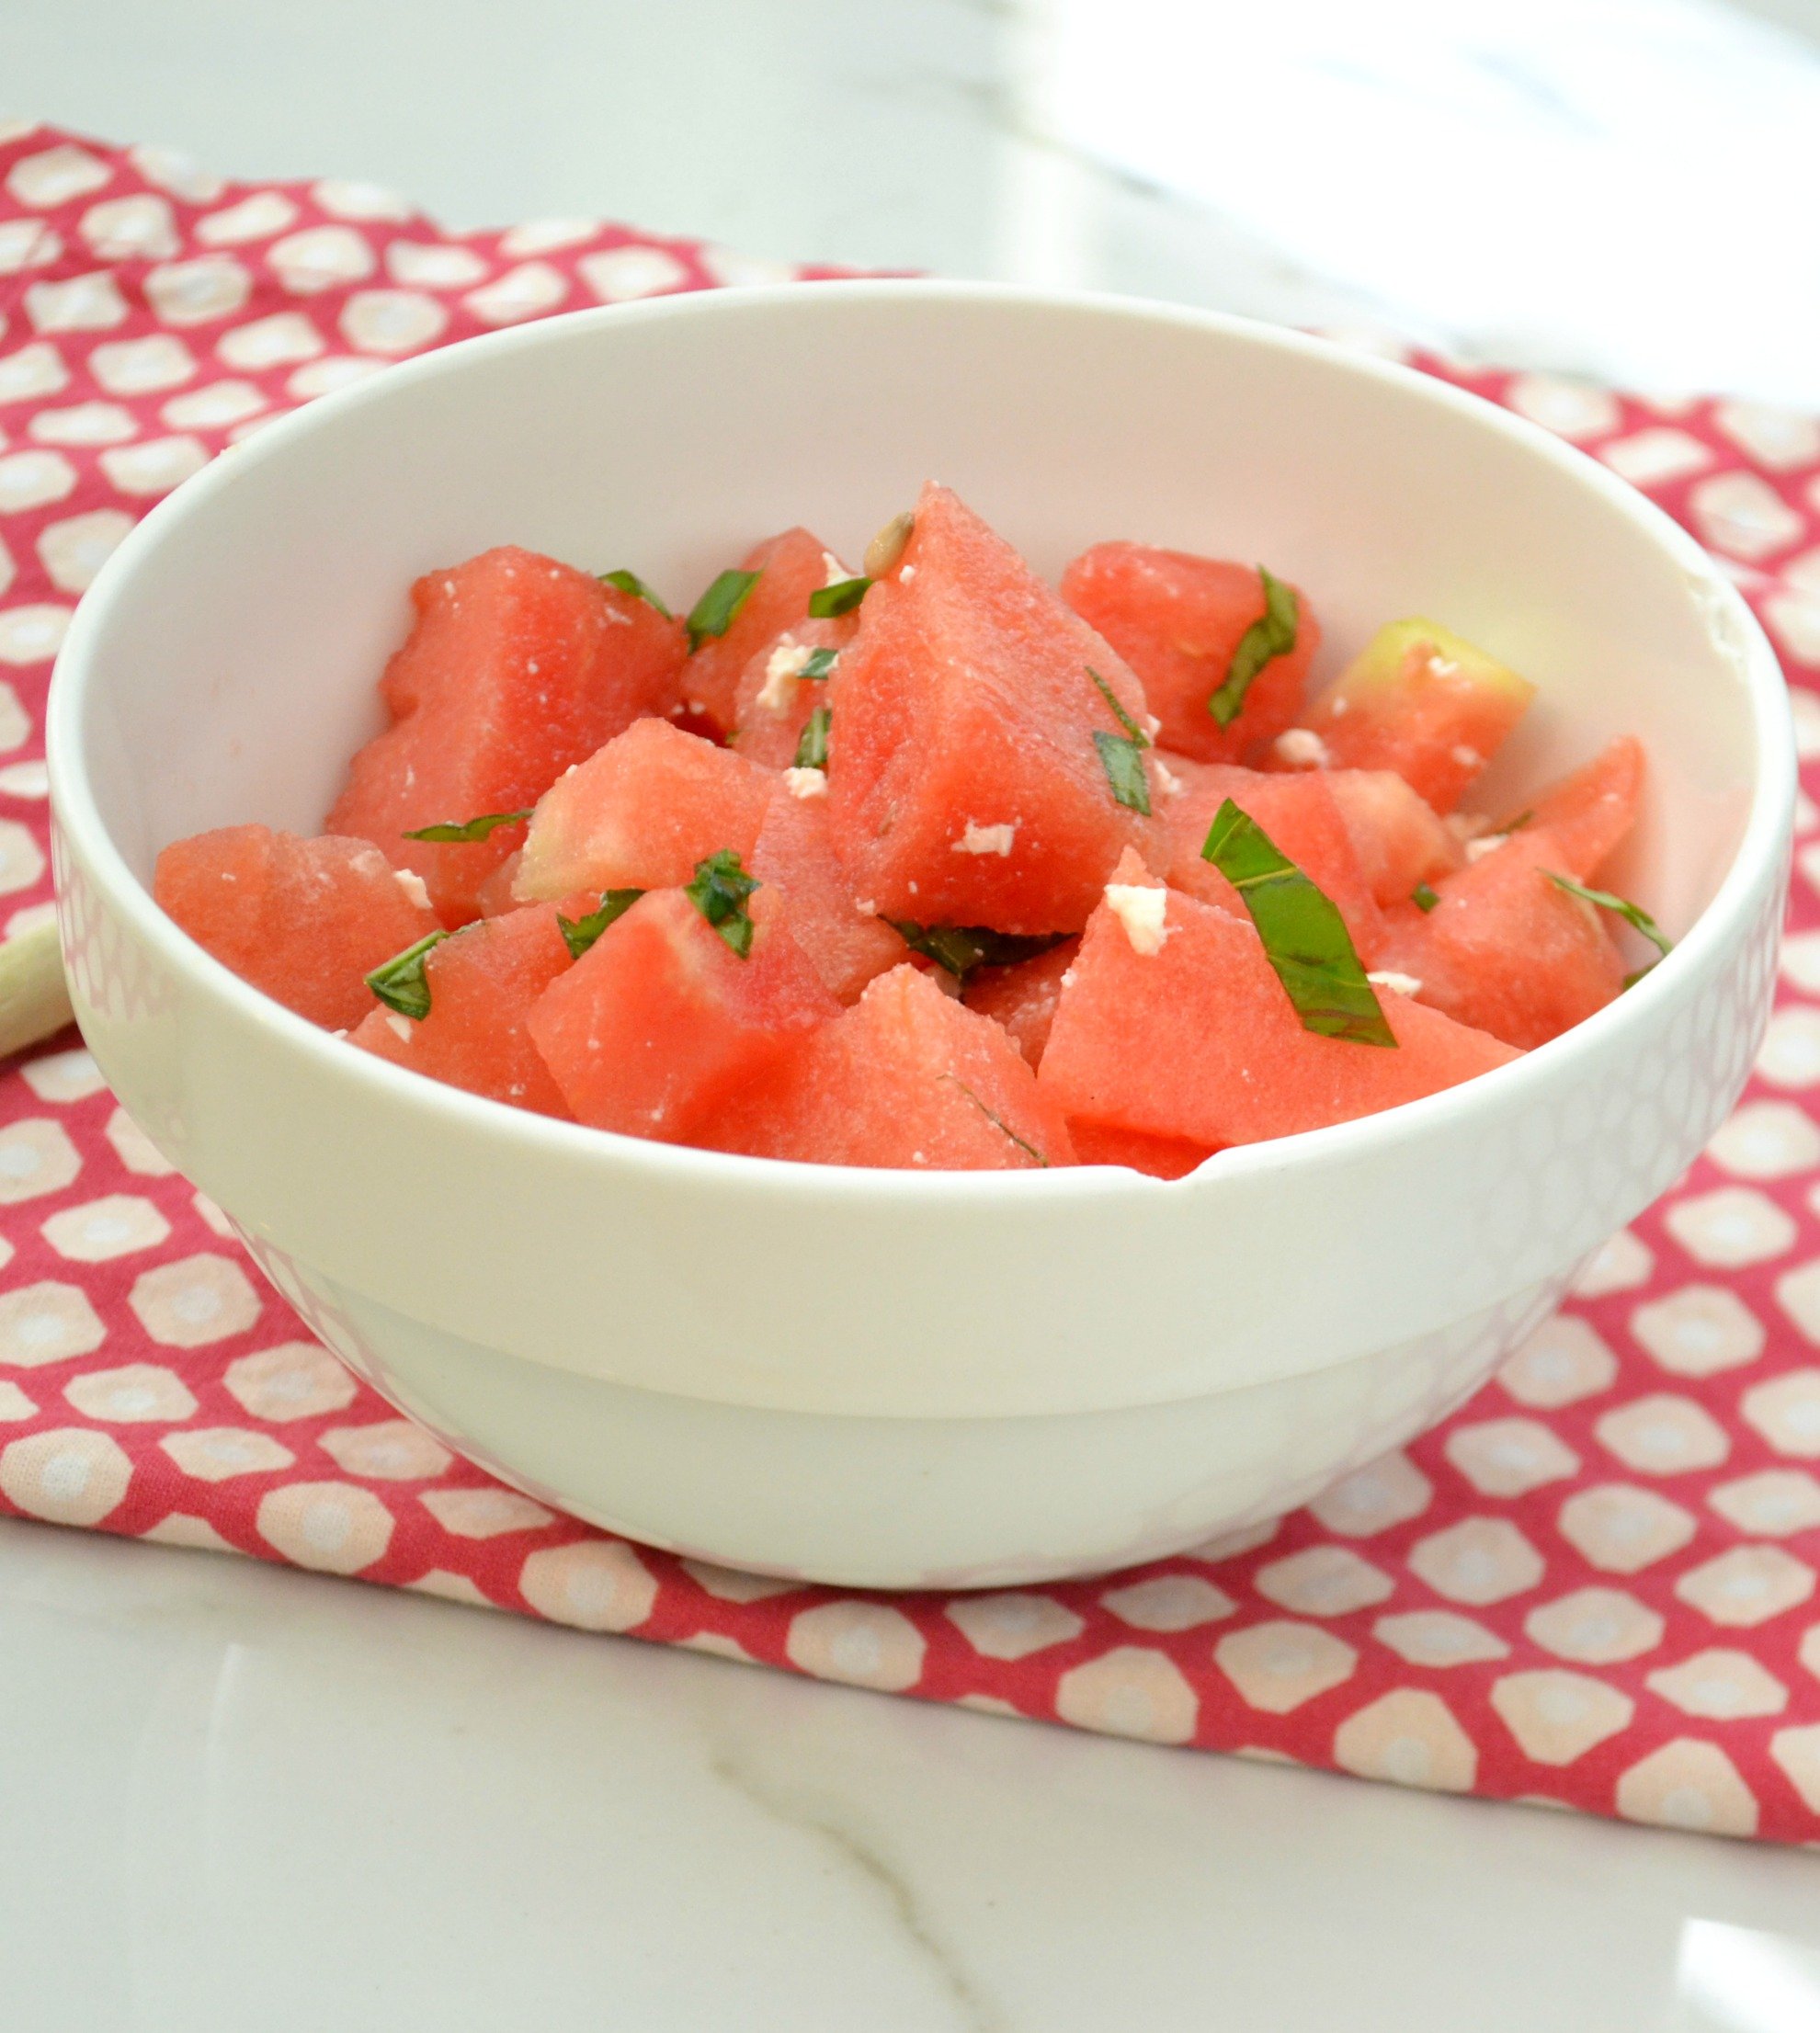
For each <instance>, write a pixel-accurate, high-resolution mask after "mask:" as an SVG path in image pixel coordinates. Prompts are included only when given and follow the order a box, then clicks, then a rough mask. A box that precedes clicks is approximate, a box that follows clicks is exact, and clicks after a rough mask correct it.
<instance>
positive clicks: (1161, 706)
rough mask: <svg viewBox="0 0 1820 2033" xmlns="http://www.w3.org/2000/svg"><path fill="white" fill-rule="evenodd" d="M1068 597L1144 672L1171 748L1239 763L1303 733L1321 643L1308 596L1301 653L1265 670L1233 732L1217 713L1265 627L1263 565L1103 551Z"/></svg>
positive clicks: (1136, 550) (1079, 573)
mask: <svg viewBox="0 0 1820 2033" xmlns="http://www.w3.org/2000/svg"><path fill="white" fill-rule="evenodd" d="M1062 597H1063V598H1064V600H1065V601H1067V603H1068V605H1069V606H1070V607H1071V608H1074V610H1075V613H1076V614H1078V615H1079V616H1080V617H1081V618H1082V619H1083V620H1085V621H1086V622H1088V623H1089V624H1090V625H1091V626H1092V627H1094V628H1095V629H1097V630H1098V631H1099V633H1100V634H1101V635H1103V636H1104V637H1105V638H1106V640H1107V641H1108V642H1109V643H1111V645H1112V647H1113V648H1114V649H1115V650H1117V651H1118V653H1119V654H1120V656H1122V657H1123V658H1124V660H1125V662H1126V663H1127V664H1130V665H1131V667H1132V670H1133V671H1135V672H1136V673H1137V675H1138V677H1139V679H1140V680H1141V681H1142V683H1143V694H1144V697H1145V698H1146V699H1148V700H1149V702H1150V710H1151V711H1152V712H1153V713H1155V715H1156V717H1157V719H1158V720H1159V721H1162V723H1163V727H1162V732H1161V733H1159V734H1158V735H1157V737H1156V738H1157V740H1158V741H1159V742H1161V743H1162V744H1163V746H1164V747H1166V748H1173V749H1175V750H1176V751H1177V753H1178V754H1180V755H1192V756H1194V757H1195V758H1196V759H1197V760H1198V761H1200V762H1237V761H1239V760H1240V758H1241V757H1242V756H1243V755H1245V753H1246V750H1247V749H1248V748H1250V747H1252V746H1253V745H1254V744H1257V743H1259V742H1268V741H1270V740H1272V739H1274V738H1275V736H1277V735H1278V734H1280V733H1282V731H1283V730H1284V728H1286V727H1291V726H1293V725H1294V724H1295V720H1296V716H1297V714H1298V713H1300V711H1301V710H1302V693H1303V691H1304V689H1305V688H1306V686H1307V682H1308V666H1309V664H1310V662H1311V661H1312V659H1313V657H1314V652H1315V651H1316V650H1317V649H1318V648H1319V647H1320V643H1321V628H1320V623H1319V622H1318V621H1316V620H1315V619H1314V612H1313V610H1312V609H1311V608H1310V607H1309V605H1308V602H1307V599H1306V597H1305V596H1302V594H1301V593H1300V592H1299V591H1298V592H1297V594H1296V607H1297V618H1296V635H1295V647H1294V648H1293V649H1291V650H1290V651H1289V652H1287V653H1285V654H1284V655H1281V656H1273V657H1272V658H1271V659H1270V661H1269V662H1268V664H1265V665H1264V666H1263V668H1262V669H1261V670H1260V671H1259V672H1258V673H1257V676H1255V677H1254V678H1253V679H1252V681H1251V684H1250V687H1248V689H1247V690H1246V695H1245V702H1244V704H1243V706H1242V707H1241V708H1240V710H1239V712H1238V714H1237V716H1236V718H1234V720H1233V721H1230V722H1229V723H1228V724H1227V725H1225V726H1224V727H1223V726H1221V724H1220V722H1219V721H1217V720H1215V719H1214V717H1213V715H1212V713H1211V711H1210V710H1208V700H1209V699H1210V698H1211V697H1212V695H1213V694H1214V693H1215V692H1216V691H1217V690H1218V689H1219V688H1220V687H1221V686H1222V685H1223V684H1224V683H1225V681H1226V675H1227V672H1228V670H1229V668H1230V667H1231V664H1232V661H1233V653H1234V651H1235V650H1236V649H1237V648H1238V646H1239V642H1240V641H1241V639H1242V638H1243V637H1244V635H1245V632H1246V630H1247V629H1248V628H1250V626H1251V625H1252V623H1253V622H1254V621H1257V620H1261V619H1263V616H1264V610H1265V596H1264V585H1263V581H1262V580H1261V579H1260V577H1259V576H1258V574H1257V568H1256V566H1254V565H1248V564H1228V563H1226V562H1223V561H1222V560H1220V559H1217V558H1200V557H1196V556H1194V555H1193V554H1192V553H1191V552H1189V551H1159V550H1156V549H1154V548H1153V547H1152V546H1151V545H1149V544H1142V543H1097V544H1095V545H1094V547H1093V548H1092V550H1090V551H1083V552H1082V553H1081V555H1080V556H1079V557H1078V558H1076V559H1075V562H1073V563H1072V564H1071V565H1070V566H1069V567H1068V569H1067V570H1066V571H1065V572H1064V574H1062Z"/></svg>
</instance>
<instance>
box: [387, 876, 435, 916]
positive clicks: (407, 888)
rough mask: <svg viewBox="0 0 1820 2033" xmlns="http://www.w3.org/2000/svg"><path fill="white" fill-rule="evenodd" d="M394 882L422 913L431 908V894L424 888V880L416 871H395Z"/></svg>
mask: <svg viewBox="0 0 1820 2033" xmlns="http://www.w3.org/2000/svg"><path fill="white" fill-rule="evenodd" d="M392 880H394V881H395V882H396V883H397V884H398V887H399V888H400V889H401V890H403V891H404V894H405V895H406V896H408V897H409V898H410V900H411V901H412V903H415V905H416V906H417V908H418V909H419V910H420V911H427V910H428V909H429V907H430V900H429V892H428V891H427V889H425V887H424V879H423V877H422V876H420V875H419V874H418V873H417V871H416V870H415V869H393V870H392Z"/></svg>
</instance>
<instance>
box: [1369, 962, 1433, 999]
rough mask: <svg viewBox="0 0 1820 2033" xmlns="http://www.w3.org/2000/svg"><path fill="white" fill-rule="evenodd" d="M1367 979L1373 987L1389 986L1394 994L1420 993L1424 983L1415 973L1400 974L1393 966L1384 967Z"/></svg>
mask: <svg viewBox="0 0 1820 2033" xmlns="http://www.w3.org/2000/svg"><path fill="white" fill-rule="evenodd" d="M1365 979H1366V980H1367V981H1368V982H1371V985H1372V987H1373V988H1387V989H1389V990H1390V992H1391V994H1393V995H1419V994H1421V993H1422V984H1421V982H1418V981H1417V980H1416V977H1415V975H1413V974H1399V973H1398V972H1397V971H1396V970H1395V969H1394V968H1393V967H1386V968H1382V969H1380V970H1379V971H1378V972H1377V973H1375V974H1367V975H1366V977H1365Z"/></svg>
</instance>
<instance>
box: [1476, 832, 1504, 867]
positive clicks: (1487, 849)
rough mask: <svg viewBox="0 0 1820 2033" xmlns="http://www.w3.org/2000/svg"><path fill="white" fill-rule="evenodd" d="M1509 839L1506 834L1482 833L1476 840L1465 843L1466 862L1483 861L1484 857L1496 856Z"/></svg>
mask: <svg viewBox="0 0 1820 2033" xmlns="http://www.w3.org/2000/svg"><path fill="white" fill-rule="evenodd" d="M1509 837H1510V835H1508V834H1507V833H1483V834H1481V835H1479V837H1478V838H1477V839H1476V840H1469V841H1467V843H1466V858H1467V860H1469V861H1483V860H1484V857H1486V855H1488V854H1496V852H1497V850H1498V848H1500V847H1501V846H1503V845H1504V843H1505V842H1506V841H1507V839H1509Z"/></svg>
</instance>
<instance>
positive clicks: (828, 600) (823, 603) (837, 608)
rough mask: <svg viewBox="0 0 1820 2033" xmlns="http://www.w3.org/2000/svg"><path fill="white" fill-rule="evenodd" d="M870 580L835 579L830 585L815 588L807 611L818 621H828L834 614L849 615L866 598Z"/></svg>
mask: <svg viewBox="0 0 1820 2033" xmlns="http://www.w3.org/2000/svg"><path fill="white" fill-rule="evenodd" d="M871 583H872V582H871V581H870V579H865V578H860V579H836V581H835V583H834V584H833V585H825V586H817V587H816V589H815V590H814V592H813V593H812V594H811V595H810V596H809V611H810V613H811V614H812V615H813V616H814V618H815V619H816V620H818V621H829V620H832V619H834V617H835V616H836V614H851V613H852V612H853V610H854V608H857V607H858V606H859V603H860V601H861V600H863V599H864V598H865V597H866V589H867V587H868V586H870V585H871Z"/></svg>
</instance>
